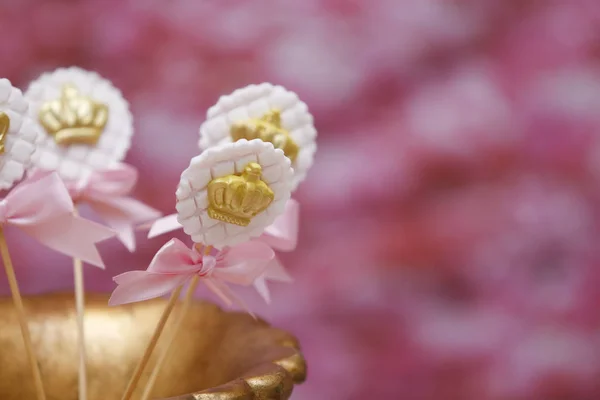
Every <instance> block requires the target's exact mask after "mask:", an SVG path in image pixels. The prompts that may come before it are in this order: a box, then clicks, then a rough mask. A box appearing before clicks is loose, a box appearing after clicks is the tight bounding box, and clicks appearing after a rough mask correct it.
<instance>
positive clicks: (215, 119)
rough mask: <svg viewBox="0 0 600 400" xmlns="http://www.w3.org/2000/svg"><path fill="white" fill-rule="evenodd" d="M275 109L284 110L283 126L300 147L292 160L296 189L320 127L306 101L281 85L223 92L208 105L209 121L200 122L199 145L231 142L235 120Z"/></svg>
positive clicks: (306, 168)
mask: <svg viewBox="0 0 600 400" xmlns="http://www.w3.org/2000/svg"><path fill="white" fill-rule="evenodd" d="M272 109H278V110H279V111H281V120H282V126H283V127H284V128H285V129H286V130H287V131H288V132H290V134H291V136H292V138H293V139H294V141H295V142H296V143H297V144H298V146H299V147H300V151H299V152H298V156H297V157H296V160H295V161H294V163H293V164H292V167H293V168H294V179H293V182H292V190H295V189H296V187H297V186H298V184H299V183H300V182H302V180H304V178H305V177H306V173H307V172H308V170H309V168H310V167H311V166H312V164H313V158H314V154H315V151H316V150H317V144H316V137H317V130H316V129H315V126H314V124H313V116H312V115H311V114H310V113H309V112H308V107H307V105H306V104H305V103H304V102H302V101H300V99H299V98H298V96H297V95H296V93H294V92H291V91H289V90H287V89H285V88H283V87H282V86H275V85H272V84H270V83H261V84H260V85H250V86H246V87H245V88H242V89H237V90H235V91H234V92H233V93H231V94H230V95H225V96H221V98H220V99H219V101H218V102H217V104H215V105H214V106H213V107H211V108H209V110H208V112H207V115H206V121H205V122H204V123H203V124H202V125H201V126H200V142H199V145H200V149H201V150H204V149H208V148H210V147H212V146H217V145H220V144H222V143H230V142H231V140H232V139H231V135H230V132H229V130H230V128H231V125H232V124H234V123H236V122H240V121H243V120H245V119H248V118H260V117H262V116H263V115H264V114H266V113H267V112H268V111H270V110H272Z"/></svg>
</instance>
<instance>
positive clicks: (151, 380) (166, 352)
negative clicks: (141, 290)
mask: <svg viewBox="0 0 600 400" xmlns="http://www.w3.org/2000/svg"><path fill="white" fill-rule="evenodd" d="M199 278H200V276H199V275H194V277H193V278H192V281H191V282H190V286H189V287H188V290H187V292H186V294H185V299H184V300H183V307H182V309H181V313H180V314H179V315H178V318H177V320H176V321H175V325H174V326H173V330H172V331H171V332H170V335H169V336H168V337H167V338H166V343H165V345H164V348H163V349H162V352H161V353H160V355H159V356H158V361H157V362H156V365H155V366H154V369H153V370H152V374H151V375H150V378H148V382H147V383H146V387H145V388H144V393H143V394H142V397H141V398H140V400H148V399H149V398H150V394H151V393H152V389H153V388H154V384H155V383H156V378H157V377H158V374H159V373H160V370H161V368H162V366H163V364H164V363H165V361H166V359H167V356H168V355H169V350H170V349H171V346H172V345H173V343H174V342H175V338H176V336H177V333H178V332H179V329H180V328H181V325H182V324H183V321H184V320H185V316H186V314H187V312H188V310H189V308H190V305H191V303H192V295H193V294H194V291H195V290H196V287H197V286H198V283H199Z"/></svg>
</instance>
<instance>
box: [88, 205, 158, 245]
mask: <svg viewBox="0 0 600 400" xmlns="http://www.w3.org/2000/svg"><path fill="white" fill-rule="evenodd" d="M132 201H134V202H135V203H133V204H131V203H132ZM138 203H139V204H138ZM90 206H91V207H92V209H93V210H94V212H95V213H96V214H98V216H99V217H100V218H101V219H102V220H103V221H104V222H105V223H106V224H107V225H108V226H110V227H111V228H112V229H113V230H114V231H115V232H116V233H117V239H119V241H120V242H121V243H123V245H124V246H125V247H126V248H127V250H129V251H130V252H133V251H135V247H136V243H135V229H134V224H135V222H136V220H138V218H139V215H136V214H135V211H136V210H138V211H139V210H140V209H141V207H142V206H143V207H147V206H145V205H144V204H142V203H140V202H138V201H137V200H133V199H127V198H117V199H114V200H110V201H109V200H107V201H104V202H100V201H90ZM138 207H139V208H138ZM146 211H148V210H146ZM144 213H145V211H144V212H142V213H141V214H142V215H146V216H148V215H147V214H144ZM152 215H153V216H155V217H156V215H155V214H152ZM159 215H160V214H159Z"/></svg>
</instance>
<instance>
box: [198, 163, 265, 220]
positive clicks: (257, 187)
mask: <svg viewBox="0 0 600 400" xmlns="http://www.w3.org/2000/svg"><path fill="white" fill-rule="evenodd" d="M261 175H262V167H261V166H260V164H257V163H254V162H251V163H249V164H248V165H246V167H245V168H244V172H243V173H242V174H241V175H227V176H223V177H221V178H216V179H213V180H212V181H210V183H209V184H208V189H207V190H208V203H209V207H208V216H209V217H211V218H212V219H216V220H219V221H223V222H227V223H229V224H235V225H240V226H248V224H249V223H250V220H252V218H253V217H255V216H256V215H257V214H259V213H261V212H263V211H264V210H266V208H267V207H268V206H269V204H271V202H272V201H273V199H274V198H275V193H273V191H272V190H271V188H270V187H269V185H267V184H266V183H265V182H263V181H262V180H260V178H261Z"/></svg>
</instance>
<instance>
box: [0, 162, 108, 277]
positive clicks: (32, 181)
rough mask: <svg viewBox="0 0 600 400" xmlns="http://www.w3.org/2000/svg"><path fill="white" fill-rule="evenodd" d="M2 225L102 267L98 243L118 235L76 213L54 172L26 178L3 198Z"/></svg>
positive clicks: (61, 251)
mask: <svg viewBox="0 0 600 400" xmlns="http://www.w3.org/2000/svg"><path fill="white" fill-rule="evenodd" d="M0 224H2V225H12V226H15V227H17V228H19V229H20V230H21V231H23V232H25V233H26V234H27V235H29V236H31V237H32V238H34V239H36V240H37V241H39V242H40V243H42V244H43V245H45V246H47V247H49V248H51V249H52V250H55V251H58V252H59V253H63V254H66V255H68V256H70V257H74V258H79V259H81V260H83V261H85V262H87V263H89V264H92V265H95V266H97V267H100V268H104V263H103V262H102V258H101V257H100V254H99V253H98V249H96V245H95V244H96V243H98V242H101V241H103V240H106V239H108V238H111V237H113V236H115V233H114V232H113V231H112V230H110V229H108V228H107V227H105V226H102V225H100V224H97V223H95V222H92V221H88V220H86V219H83V218H80V217H76V216H74V215H73V201H72V200H71V196H70V195H69V192H68V191H67V189H66V188H65V185H64V184H63V182H62V180H61V179H60V177H59V176H58V175H57V174H56V173H54V172H52V173H38V174H36V176H35V177H31V178H28V179H26V180H25V181H23V182H22V183H20V184H19V185H17V186H16V187H15V188H14V189H13V190H11V191H10V192H9V193H8V195H7V196H6V197H5V198H4V199H2V200H0Z"/></svg>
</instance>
